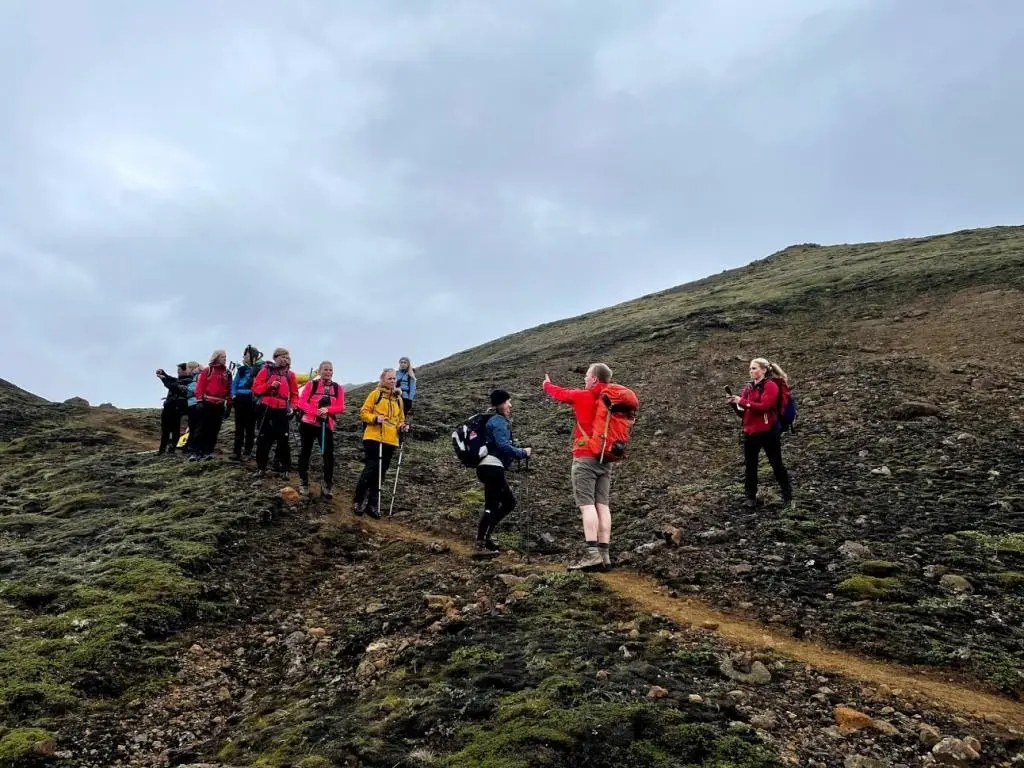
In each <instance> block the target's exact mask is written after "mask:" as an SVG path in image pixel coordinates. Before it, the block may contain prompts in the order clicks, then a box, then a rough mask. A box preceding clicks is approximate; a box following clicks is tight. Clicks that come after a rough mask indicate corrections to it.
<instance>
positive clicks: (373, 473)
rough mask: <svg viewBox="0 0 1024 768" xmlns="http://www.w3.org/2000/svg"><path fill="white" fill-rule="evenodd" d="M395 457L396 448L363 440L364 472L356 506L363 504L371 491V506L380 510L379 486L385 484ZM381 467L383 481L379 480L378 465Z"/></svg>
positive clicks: (360, 478)
mask: <svg viewBox="0 0 1024 768" xmlns="http://www.w3.org/2000/svg"><path fill="white" fill-rule="evenodd" d="M394 455H395V446H393V445H388V444H387V443H380V442H378V441H376V440H363V461H364V462H365V463H364V464H363V471H362V472H361V473H360V474H359V482H357V483H356V497H355V502H356V504H362V503H363V499H364V498H366V494H367V491H369V494H370V498H369V502H370V506H371V507H373V508H374V509H378V505H379V503H380V499H379V498H378V497H377V486H378V484H379V482H383V479H384V475H386V474H387V473H388V467H390V466H391V457H392V456H394ZM378 464H380V466H381V479H380V481H378V479H377V465H378Z"/></svg>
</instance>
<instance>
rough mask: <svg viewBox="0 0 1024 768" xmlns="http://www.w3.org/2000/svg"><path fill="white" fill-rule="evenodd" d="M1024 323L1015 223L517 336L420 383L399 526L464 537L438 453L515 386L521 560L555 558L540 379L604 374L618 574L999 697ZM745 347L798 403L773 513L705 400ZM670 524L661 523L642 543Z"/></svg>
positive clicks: (781, 265) (466, 510) (551, 457)
mask: <svg viewBox="0 0 1024 768" xmlns="http://www.w3.org/2000/svg"><path fill="white" fill-rule="evenodd" d="M1022 317H1024V228H1021V227H1002V228H994V229H985V230H973V231H964V232H956V233H953V234H948V235H941V236H936V237H926V238H919V239H912V240H900V241H895V242H886V243H867V244H859V245H844V246H834V247H820V246H817V245H799V246H793V247H790V248H787V249H785V250H783V251H781V252H779V253H776V254H773V255H771V256H769V257H768V258H765V259H762V260H760V261H757V262H755V263H753V264H750V265H749V266H746V267H743V268H741V269H737V270H731V271H729V272H724V273H722V274H719V275H716V276H714V277H710V278H707V279H705V280H700V281H698V282H695V283H691V284H688V285H684V286H679V287H677V288H673V289H670V290H667V291H664V292H661V293H657V294H653V295H650V296H646V297H643V298H641V299H638V300H636V301H631V302H628V303H625V304H622V305H619V306H616V307H612V308H609V309H605V310H601V311H598V312H593V313H590V314H587V315H583V316H580V317H576V318H571V319H567V320H563V321H559V322H557V323H550V324H547V325H544V326H540V327H538V328H534V329H531V330H528V331H524V332H522V333H518V334H515V335H513V336H509V337H507V338H504V339H499V340H496V341H494V342H491V343H489V344H485V345H483V346H480V347H477V348H474V349H470V350H467V351H465V352H462V353H460V354H457V355H454V356H452V357H449V358H446V359H444V360H441V361H439V362H437V363H434V364H431V365H426V366H423V367H422V368H420V369H419V370H418V377H419V391H420V393H421V395H420V398H419V399H420V402H419V405H418V411H417V417H418V421H419V427H418V435H419V436H420V437H421V438H422V439H423V440H425V441H428V442H417V443H414V444H413V445H412V446H410V450H409V451H408V455H407V457H406V466H405V467H404V468H403V472H406V473H407V478H408V485H406V486H405V490H404V491H403V494H402V498H401V500H400V502H399V503H400V505H401V508H402V514H403V516H404V518H405V519H412V520H415V521H416V522H417V524H419V525H421V526H424V527H427V528H431V529H437V530H444V531H450V532H453V533H455V532H457V533H459V534H460V535H463V536H468V535H469V532H470V528H471V518H472V517H473V515H474V514H475V513H476V506H477V505H478V503H479V499H478V495H477V493H476V488H477V485H476V481H475V478H474V477H473V475H472V473H471V472H467V471H464V470H462V469H461V468H460V467H459V466H458V465H457V464H456V463H454V462H453V461H452V460H451V451H450V447H449V446H448V435H449V433H450V431H451V428H452V426H453V425H454V424H456V423H458V421H459V420H461V419H462V418H465V417H466V416H467V415H469V414H471V413H473V412H474V410H475V409H477V408H480V407H483V404H485V402H486V396H487V392H488V390H489V389H490V388H491V387H493V386H496V385H500V386H502V387H504V388H506V389H508V390H510V391H511V392H512V393H513V394H514V395H515V400H516V403H515V416H514V421H515V433H516V438H517V439H518V440H519V441H520V442H521V443H522V444H524V445H532V446H533V447H534V448H535V449H536V450H537V453H536V457H535V459H534V461H533V468H534V470H535V471H536V476H535V478H534V483H533V487H534V494H533V495H534V503H533V504H532V505H531V509H530V512H531V513H532V517H533V530H534V532H535V533H536V535H537V536H538V537H540V536H543V538H538V540H537V541H536V542H534V547H535V550H539V551H540V552H541V553H542V554H543V555H546V557H545V559H547V560H550V561H552V562H564V561H566V560H567V559H568V558H569V557H571V556H573V555H574V554H575V552H576V548H577V547H578V545H579V542H580V526H579V522H578V514H577V513H576V512H575V510H574V507H573V502H572V497H571V492H570V487H569V477H568V464H569V459H568V444H569V439H570V431H571V429H572V424H573V419H572V415H571V413H570V412H568V409H567V408H566V407H564V406H560V405H558V404H555V403H553V402H551V401H550V400H548V399H547V398H546V396H544V395H543V393H542V392H541V389H540V384H541V380H542V378H543V374H544V373H545V372H549V373H550V374H551V376H552V378H553V379H554V380H555V382H556V383H563V384H570V385H574V386H581V385H582V384H581V382H582V378H583V373H584V371H585V369H586V366H587V364H588V363H590V362H592V361H596V360H601V361H604V362H606V363H608V364H609V365H611V367H612V369H613V370H614V372H615V376H616V380H618V381H620V382H622V383H625V384H627V385H629V386H632V387H634V388H635V389H636V391H637V392H638V394H639V396H640V399H641V403H642V408H641V416H640V420H639V422H638V424H637V427H636V436H635V438H634V445H633V448H632V458H631V459H630V460H629V461H628V462H627V463H626V464H625V465H623V466H622V467H621V470H620V471H619V472H618V474H617V480H616V484H615V489H614V493H613V510H614V511H615V513H616V515H615V536H614V540H613V547H614V554H615V555H616V556H617V557H619V558H620V561H623V562H628V564H629V565H630V567H638V568H641V569H643V570H644V571H646V572H650V573H652V574H655V575H657V576H658V577H660V578H661V579H662V580H663V581H664V582H665V583H666V584H668V585H670V586H672V587H673V588H675V589H677V590H679V591H681V592H692V593H696V594H699V595H702V596H704V597H705V598H707V599H709V600H712V601H714V602H715V603H716V604H718V605H721V606H724V607H731V608H734V609H737V610H740V611H743V612H746V613H747V614H750V615H753V616H756V617H757V618H759V619H760V620H761V621H763V622H765V623H771V624H774V625H776V626H784V627H788V628H790V629H792V630H794V631H796V632H798V633H799V634H807V635H808V636H811V637H816V638H823V639H826V640H827V641H828V642H831V643H836V644H839V645H842V646H845V647H848V648H852V649H856V650H858V651H860V652H864V653H869V654H872V655H875V656H879V657H882V658H894V659H898V660H900V661H904V662H910V663H916V664H923V665H928V666H933V667H938V668H942V669H950V670H957V671H959V672H963V673H966V674H967V675H969V676H973V677H974V678H976V679H977V680H979V681H980V682H983V683H985V684H987V685H990V686H993V687H995V688H997V689H999V690H1002V691H1004V692H1007V693H1010V694H1012V695H1014V696H1016V697H1018V698H1020V697H1022V696H1024V663H1022V661H1021V660H1022V659H1024V629H1022V625H1024V597H1022V591H1021V584H1022V583H1024V582H1022V579H1024V546H1022V538H1021V537H1022V536H1024V471H1022V470H1024V391H1022V390H1021V388H1020V386H1019V381H1020V373H1019V369H1020V361H1021V359H1024V324H1022V323H1021V318H1022ZM754 356H765V357H768V358H770V359H772V360H775V361H777V362H778V363H780V364H781V365H782V366H783V367H784V368H785V369H786V370H787V372H788V373H789V374H790V376H791V379H792V382H793V385H794V387H795V394H796V396H797V397H798V402H799V407H800V413H799V416H798V420H797V421H798V430H799V431H798V433H797V434H795V435H791V436H787V437H786V440H785V447H784V455H785V458H786V461H787V462H788V465H789V467H790V468H791V473H792V477H793V480H794V483H795V486H796V493H797V499H798V505H797V508H796V509H795V510H791V511H790V510H787V511H783V510H782V509H781V507H780V506H779V505H778V504H777V501H778V494H777V486H775V484H774V481H773V480H772V478H771V472H770V470H769V469H768V467H767V464H766V463H765V462H762V484H761V489H762V495H763V498H764V499H765V500H766V502H767V504H766V506H765V507H764V508H763V509H761V510H758V511H757V512H749V511H745V510H743V509H742V507H741V506H740V503H739V502H740V501H741V498H742V458H741V450H740V445H739V436H738V424H737V420H736V419H735V418H734V416H733V415H732V414H731V413H730V411H729V410H728V409H727V408H725V407H724V404H723V403H724V391H723V387H724V386H726V385H729V386H731V387H732V389H733V391H738V389H739V388H740V387H741V386H742V384H743V382H744V380H745V377H746V376H745V374H746V365H747V361H748V360H749V359H750V358H752V357H754ZM359 395H360V393H358V392H355V393H353V394H352V396H351V399H352V400H353V402H358V401H359V400H360V397H359ZM351 428H352V429H353V430H354V429H355V426H354V425H353V426H352V427H351ZM352 455H353V457H354V454H352ZM352 468H353V470H354V469H355V465H354V464H353V465H352ZM521 520H522V518H521V517H520V518H519V519H518V520H513V521H510V531H511V535H510V536H509V537H508V538H507V543H509V544H510V545H513V546H517V545H518V539H517V531H516V529H515V526H516V525H517V524H518V523H519V522H521ZM667 527H671V528H673V529H677V530H678V531H679V532H680V533H679V534H678V535H677V536H676V538H675V541H674V542H673V541H672V540H671V539H670V540H669V541H668V544H667V546H661V544H662V543H664V538H665V537H663V535H662V534H663V531H664V530H665V529H666V528H667ZM847 542H852V544H850V545H847ZM844 545H846V546H844ZM944 575H945V576H948V577H951V578H946V579H945V581H943V580H942V577H943V576H944ZM959 576H962V577H964V578H965V579H966V580H967V583H966V586H964V585H963V584H962V583H961V582H960V581H959V580H958V579H956V578H952V577H959Z"/></svg>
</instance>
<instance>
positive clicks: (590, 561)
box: [569, 547, 604, 571]
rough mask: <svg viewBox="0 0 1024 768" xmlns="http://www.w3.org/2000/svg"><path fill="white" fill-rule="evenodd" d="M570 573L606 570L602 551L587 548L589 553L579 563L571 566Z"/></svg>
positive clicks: (595, 548)
mask: <svg viewBox="0 0 1024 768" xmlns="http://www.w3.org/2000/svg"><path fill="white" fill-rule="evenodd" d="M569 570H570V571H599V570H604V558H603V557H601V550H600V549H598V548H597V547H587V551H586V552H585V553H584V554H583V557H582V558H580V560H579V562H576V563H573V564H572V565H570V566H569Z"/></svg>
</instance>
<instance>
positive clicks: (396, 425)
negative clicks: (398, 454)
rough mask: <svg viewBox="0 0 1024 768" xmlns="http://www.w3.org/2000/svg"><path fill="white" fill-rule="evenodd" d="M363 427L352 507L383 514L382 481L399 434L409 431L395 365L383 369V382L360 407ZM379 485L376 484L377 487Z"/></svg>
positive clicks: (377, 515)
mask: <svg viewBox="0 0 1024 768" xmlns="http://www.w3.org/2000/svg"><path fill="white" fill-rule="evenodd" d="M359 419H360V421H362V422H363V423H364V424H366V428H365V429H364V430H363V461H364V464H363V471H362V472H361V473H360V475H359V481H358V482H357V483H356V493H355V498H354V499H353V507H352V511H353V512H354V513H355V514H356V515H361V514H363V512H364V511H365V512H366V513H367V514H368V515H370V517H373V518H377V519H379V518H380V496H381V484H382V483H383V482H384V476H385V475H386V474H387V472H388V468H389V467H390V466H391V457H392V456H394V453H395V448H396V447H397V446H398V444H399V439H400V438H399V436H400V435H401V434H403V433H405V432H408V431H409V425H408V424H406V423H405V409H404V406H403V404H402V395H401V392H400V391H399V390H398V389H397V388H396V387H395V369H394V368H385V369H384V370H383V371H381V374H380V382H379V383H378V385H377V386H376V387H375V388H374V389H372V390H371V391H370V394H368V395H367V396H366V400H365V402H363V406H362V408H360V409H359ZM375 486H376V487H375Z"/></svg>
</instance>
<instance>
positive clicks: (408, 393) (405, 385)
mask: <svg viewBox="0 0 1024 768" xmlns="http://www.w3.org/2000/svg"><path fill="white" fill-rule="evenodd" d="M395 386H397V387H398V389H399V390H400V391H401V393H402V407H403V408H404V409H405V417H406V418H409V416H411V415H412V406H413V400H415V399H416V369H415V368H413V367H412V363H411V362H409V358H408V357H400V358H399V359H398V370H397V371H395Z"/></svg>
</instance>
